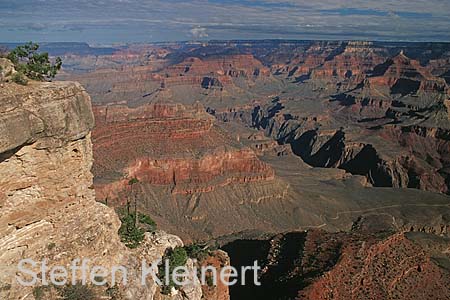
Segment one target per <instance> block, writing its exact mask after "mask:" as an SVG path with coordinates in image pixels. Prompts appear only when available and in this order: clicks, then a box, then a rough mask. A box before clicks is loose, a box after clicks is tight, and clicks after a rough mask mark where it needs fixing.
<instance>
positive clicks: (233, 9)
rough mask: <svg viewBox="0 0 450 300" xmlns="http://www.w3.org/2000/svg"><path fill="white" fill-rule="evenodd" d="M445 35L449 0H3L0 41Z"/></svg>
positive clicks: (449, 37)
mask: <svg viewBox="0 0 450 300" xmlns="http://www.w3.org/2000/svg"><path fill="white" fill-rule="evenodd" d="M227 39H300V40H302V39H304V40H311V39H334V40H338V39H357V40H361V39H362V40H385V41H449V42H450V0H427V1H417V0H377V1H363V0H345V1H344V0H309V1H303V0H280V1H276V0H261V1H256V0H243V1H238V0H194V1H187V0H186V1H181V0H78V1H75V0H0V41H1V42H23V41H29V40H33V41H39V42H55V41H76V42H89V43H91V44H112V43H130V42H162V41H185V40H227Z"/></svg>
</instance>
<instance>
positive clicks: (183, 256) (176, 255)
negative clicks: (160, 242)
mask: <svg viewBox="0 0 450 300" xmlns="http://www.w3.org/2000/svg"><path fill="white" fill-rule="evenodd" d="M166 260H167V261H169V270H166V263H165V262H166ZM187 260H188V254H187V252H186V249H184V247H176V248H175V249H169V250H168V251H167V252H166V254H165V255H164V257H163V259H162V263H161V265H160V266H159V270H158V277H159V279H160V280H161V282H162V283H163V286H162V287H161V292H162V293H163V294H164V295H168V294H170V292H171V290H172V288H178V286H177V285H176V284H175V282H173V278H172V276H170V275H169V278H166V274H173V272H174V270H175V268H177V267H181V266H184V265H186V262H187ZM166 283H168V284H166Z"/></svg>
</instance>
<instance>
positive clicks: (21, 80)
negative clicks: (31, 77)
mask: <svg viewBox="0 0 450 300" xmlns="http://www.w3.org/2000/svg"><path fill="white" fill-rule="evenodd" d="M11 80H12V82H15V83H17V84H20V85H27V84H28V79H27V78H26V77H25V75H23V73H21V72H17V73H14V74H13V75H12V77H11Z"/></svg>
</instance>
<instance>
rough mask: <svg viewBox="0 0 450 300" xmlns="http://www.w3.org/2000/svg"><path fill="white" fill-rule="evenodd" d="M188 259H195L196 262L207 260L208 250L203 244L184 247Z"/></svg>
mask: <svg viewBox="0 0 450 300" xmlns="http://www.w3.org/2000/svg"><path fill="white" fill-rule="evenodd" d="M184 248H185V249H186V252H187V254H188V256H189V257H190V258H195V259H196V260H197V261H199V262H202V261H203V260H205V259H206V258H208V255H209V250H208V246H207V245H205V244H196V243H194V244H192V245H188V246H185V247H184Z"/></svg>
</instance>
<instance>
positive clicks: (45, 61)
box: [7, 42, 62, 81]
mask: <svg viewBox="0 0 450 300" xmlns="http://www.w3.org/2000/svg"><path fill="white" fill-rule="evenodd" d="M38 50H39V45H38V44H35V43H32V42H29V43H27V44H25V45H22V46H18V47H16V48H15V49H14V50H12V51H11V52H9V54H8V56H7V58H8V59H9V60H10V61H12V63H13V64H14V67H15V68H16V70H17V72H19V73H21V74H23V75H25V76H27V77H28V78H31V79H34V80H40V81H44V80H50V79H52V78H54V77H55V76H56V74H57V73H58V71H59V70H60V69H61V65H62V60H61V58H60V57H57V58H56V60H55V63H54V64H52V63H51V62H50V59H49V57H48V53H46V52H43V53H40V52H38Z"/></svg>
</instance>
